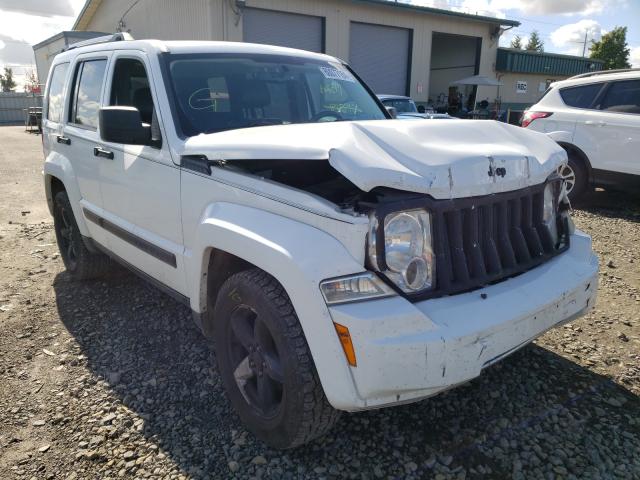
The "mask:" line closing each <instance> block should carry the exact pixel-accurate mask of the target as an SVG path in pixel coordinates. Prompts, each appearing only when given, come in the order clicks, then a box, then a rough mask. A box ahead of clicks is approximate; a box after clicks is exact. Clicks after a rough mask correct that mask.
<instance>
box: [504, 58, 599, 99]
mask: <svg viewBox="0 0 640 480" xmlns="http://www.w3.org/2000/svg"><path fill="white" fill-rule="evenodd" d="M603 65H604V62H603V61H602V60H593V59H590V58H583V57H575V56H573V55H560V54H557V53H546V52H530V51H527V50H517V49H513V48H499V49H498V54H497V57H496V78H497V79H498V80H500V82H501V83H502V86H501V87H499V90H498V92H497V96H498V97H499V98H500V99H501V102H502V105H501V108H502V109H503V110H506V109H510V110H515V111H522V110H524V109H525V108H527V107H530V106H531V105H533V104H534V103H537V102H538V100H540V98H541V97H542V95H543V94H544V92H545V91H546V90H547V88H549V85H551V84H552V83H553V82H557V81H558V80H563V79H565V78H568V77H572V76H573V75H579V74H581V73H587V72H595V71H598V70H602V66H603Z"/></svg>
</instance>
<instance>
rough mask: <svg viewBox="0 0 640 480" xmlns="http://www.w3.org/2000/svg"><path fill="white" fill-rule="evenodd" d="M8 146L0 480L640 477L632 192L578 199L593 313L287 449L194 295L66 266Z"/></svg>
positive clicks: (1, 140) (27, 152) (1, 186)
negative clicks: (240, 392)
mask: <svg viewBox="0 0 640 480" xmlns="http://www.w3.org/2000/svg"><path fill="white" fill-rule="evenodd" d="M0 146H1V148H0V245H1V246H2V248H1V249H0V255H1V257H0V258H1V263H0V478H2V479H5V478H7V479H15V478H20V479H22V478H24V479H31V478H34V479H53V478H56V479H58V478H67V479H71V478H76V479H85V478H229V477H237V478H249V477H253V478H278V479H279V478H362V479H365V478H366V479H368V478H436V479H447V478H456V479H464V478H487V479H489V478H491V479H493V478H514V479H524V478H527V479H528V478H546V479H553V478H572V479H578V478H579V479H582V478H601V479H609V478H625V479H628V478H640V348H639V347H640V268H638V267H639V266H640V247H638V244H637V242H638V239H640V200H638V199H636V200H629V197H628V196H625V195H613V194H607V193H605V192H596V193H595V194H594V195H592V196H591V197H590V198H589V199H588V200H587V201H586V202H585V203H584V205H582V206H581V207H580V208H579V209H577V210H576V211H575V220H576V223H577V225H578V227H579V228H581V229H583V230H585V231H587V232H588V233H589V234H591V235H592V236H593V238H594V242H595V249H596V250H597V252H598V254H599V255H600V258H601V274H600V296H599V299H598V303H597V307H596V309H595V310H594V311H593V312H592V313H591V314H589V315H588V316H587V317H585V318H582V319H580V320H578V321H576V322H574V323H572V324H570V325H567V326H565V327H563V328H559V329H557V330H555V331H552V332H550V333H549V334H547V335H545V336H544V337H542V338H541V339H539V340H538V341H537V342H536V343H535V344H534V345H531V346H529V347H527V348H525V349H523V350H522V351H520V352H518V353H516V354H514V355H513V356H511V357H509V358H508V359H506V360H504V361H503V362H501V363H500V364H498V365H495V366H493V367H491V368H489V369H488V370H487V371H485V372H484V374H483V375H482V376H481V377H480V378H479V379H477V380H475V381H473V382H471V383H470V384H468V385H467V386H465V387H463V388H459V389H456V390H453V391H450V392H448V393H446V394H443V395H440V396H438V397H435V398H432V399H429V400H426V401H423V402H420V403H417V404H413V405H408V406H404V407H399V408H395V409H387V410H381V411H374V412H368V413H362V414H354V415H344V416H343V419H342V421H341V423H340V424H339V426H338V427H337V428H336V429H335V430H334V431H333V432H332V434H331V435H329V436H327V437H325V438H324V439H322V440H320V441H317V442H316V443H314V444H312V445H308V446H306V447H303V448H300V449H298V450H295V451H290V452H278V451H273V450H271V449H269V448H266V447H265V446H264V445H262V444H261V443H259V442H258V441H256V440H255V439H254V438H253V437H252V436H251V435H250V434H248V433H247V432H245V430H244V429H243V428H242V426H241V425H240V423H239V421H238V419H237V417H236V416H235V414H233V412H232V411H231V409H230V406H229V403H228V401H227V399H226V397H225V394H224V392H223V389H222V386H221V382H220V379H219V377H218V374H217V372H216V369H215V367H213V366H211V364H210V362H209V354H208V350H207V345H206V343H205V341H204V340H203V339H202V337H201V336H200V335H199V334H198V332H197V330H196V328H195V327H193V326H192V324H191V319H190V313H189V311H188V310H187V309H186V308H184V307H182V306H181V305H179V304H177V303H175V302H174V301H173V300H171V299H170V298H168V297H165V296H163V295H162V294H161V293H159V292H158V291H156V290H154V289H153V288H151V287H148V286H147V285H146V284H144V283H143V282H142V281H140V280H138V279H137V278H136V277H134V276H132V275H130V274H128V273H125V272H118V273H116V274H115V275H114V276H113V277H110V278H109V279H106V280H104V281H94V282H89V283H83V284H79V283H75V282H73V281H71V280H70V278H69V277H68V276H67V275H66V274H65V272H64V269H63V266H62V262H61V260H60V258H59V256H58V254H57V248H56V246H55V240H54V234H53V229H52V223H51V219H50V217H49V215H48V211H47V209H46V205H45V201H44V194H43V188H42V178H41V174H40V171H41V162H42V149H41V143H40V137H39V136H36V135H31V134H27V133H24V132H23V129H22V128H20V127H3V128H0Z"/></svg>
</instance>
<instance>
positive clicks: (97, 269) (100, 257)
mask: <svg viewBox="0 0 640 480" xmlns="http://www.w3.org/2000/svg"><path fill="white" fill-rule="evenodd" d="M53 201H54V205H53V226H54V230H55V232H56V241H57V242H58V249H59V250H60V256H61V257H62V261H63V263H64V266H65V268H66V269H67V271H68V272H69V273H70V274H71V276H72V277H73V278H74V279H76V280H87V279H90V278H96V277H100V276H102V275H104V274H105V273H106V272H107V271H108V270H109V268H110V266H111V263H110V259H109V257H107V256H106V255H104V254H102V253H92V252H90V251H89V250H88V249H87V246H86V245H85V244H84V241H83V240H82V235H81V233H80V229H79V228H78V223H77V222H76V219H75V217H74V215H73V210H72V209H71V202H70V201H69V197H68V195H67V192H65V191H61V192H58V193H56V195H55V197H54V199H53Z"/></svg>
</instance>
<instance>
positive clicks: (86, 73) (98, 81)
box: [70, 60, 107, 129]
mask: <svg viewBox="0 0 640 480" xmlns="http://www.w3.org/2000/svg"><path fill="white" fill-rule="evenodd" d="M106 66H107V61H106V60H88V61H86V62H82V63H81V64H80V65H78V69H77V71H76V85H75V95H74V102H73V108H72V109H71V114H70V120H71V122H72V123H75V124H78V125H82V126H85V127H89V128H92V129H95V128H98V112H99V110H100V94H101V92H102V82H103V81H104V72H105V69H106Z"/></svg>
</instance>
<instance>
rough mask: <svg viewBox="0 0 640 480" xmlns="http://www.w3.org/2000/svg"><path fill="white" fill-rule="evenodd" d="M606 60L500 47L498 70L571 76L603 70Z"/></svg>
mask: <svg viewBox="0 0 640 480" xmlns="http://www.w3.org/2000/svg"><path fill="white" fill-rule="evenodd" d="M603 64H604V62H603V61H602V60H596V59H592V58H585V57H577V56H575V55H562V54H559V53H547V52H532V51H528V50H519V49H517V48H498V54H497V58H496V71H498V72H513V73H537V74H546V75H559V76H564V77H570V76H573V75H578V74H580V73H586V72H595V71H598V70H602V66H603Z"/></svg>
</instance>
